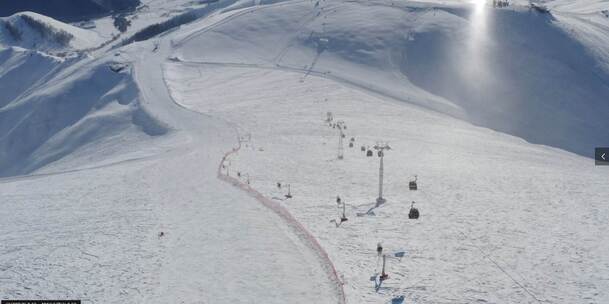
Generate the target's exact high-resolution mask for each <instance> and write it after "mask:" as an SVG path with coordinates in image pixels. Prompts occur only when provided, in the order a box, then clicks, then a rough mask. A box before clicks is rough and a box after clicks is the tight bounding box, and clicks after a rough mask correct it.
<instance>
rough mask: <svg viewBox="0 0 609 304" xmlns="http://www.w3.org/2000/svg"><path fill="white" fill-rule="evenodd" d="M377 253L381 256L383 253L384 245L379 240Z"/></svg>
mask: <svg viewBox="0 0 609 304" xmlns="http://www.w3.org/2000/svg"><path fill="white" fill-rule="evenodd" d="M376 253H377V254H378V255H379V256H381V254H383V245H382V244H381V242H378V244H376Z"/></svg>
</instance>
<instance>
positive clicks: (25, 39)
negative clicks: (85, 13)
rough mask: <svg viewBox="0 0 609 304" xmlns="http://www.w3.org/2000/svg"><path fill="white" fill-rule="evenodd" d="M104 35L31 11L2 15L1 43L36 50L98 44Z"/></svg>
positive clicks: (6, 45) (54, 49)
mask: <svg viewBox="0 0 609 304" xmlns="http://www.w3.org/2000/svg"><path fill="white" fill-rule="evenodd" d="M102 41H103V40H102V38H101V37H100V36H99V35H98V34H97V33H95V32H92V31H89V30H85V29H81V28H77V27H74V26H71V25H69V24H65V23H62V22H60V21H57V20H55V19H52V18H49V17H46V16H43V15H40V14H36V13H32V12H24V13H17V14H15V15H12V16H10V17H5V18H0V45H2V46H4V47H10V46H18V47H21V48H28V49H32V50H37V51H43V52H44V51H47V52H48V51H65V50H71V49H85V48H92V47H95V46H98V45H99V44H100V43H101V42H102Z"/></svg>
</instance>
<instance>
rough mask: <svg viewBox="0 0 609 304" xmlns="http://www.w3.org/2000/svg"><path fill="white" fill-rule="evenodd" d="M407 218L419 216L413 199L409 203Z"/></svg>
mask: <svg viewBox="0 0 609 304" xmlns="http://www.w3.org/2000/svg"><path fill="white" fill-rule="evenodd" d="M408 218H409V219H411V220H416V219H418V218H419V209H417V208H415V207H414V201H413V202H412V204H411V205H410V212H408Z"/></svg>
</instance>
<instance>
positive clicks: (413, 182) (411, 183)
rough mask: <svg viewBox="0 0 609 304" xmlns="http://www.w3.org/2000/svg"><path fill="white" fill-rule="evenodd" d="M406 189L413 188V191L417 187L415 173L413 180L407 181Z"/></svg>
mask: <svg viewBox="0 0 609 304" xmlns="http://www.w3.org/2000/svg"><path fill="white" fill-rule="evenodd" d="M408 189H410V190H413V191H414V190H417V189H418V188H417V176H416V175H415V176H414V180H412V181H410V182H409V183H408Z"/></svg>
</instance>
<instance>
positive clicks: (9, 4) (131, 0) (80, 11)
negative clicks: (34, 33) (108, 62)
mask: <svg viewBox="0 0 609 304" xmlns="http://www.w3.org/2000/svg"><path fill="white" fill-rule="evenodd" d="M139 4H140V1H139V0H45V1H38V0H20V1H2V2H1V3H0V16H10V15H13V14H15V13H18V12H23V11H31V12H36V13H39V14H43V15H46V16H49V17H52V18H55V19H59V20H62V21H67V22H71V21H80V20H85V19H87V18H91V17H98V16H99V15H103V14H108V13H112V12H122V11H127V10H132V9H134V8H136V7H137V6H138V5H139Z"/></svg>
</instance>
